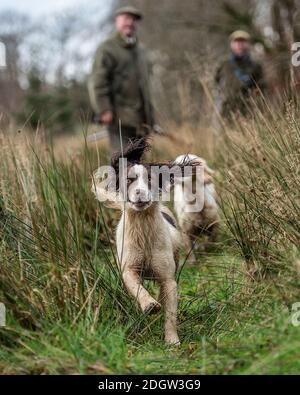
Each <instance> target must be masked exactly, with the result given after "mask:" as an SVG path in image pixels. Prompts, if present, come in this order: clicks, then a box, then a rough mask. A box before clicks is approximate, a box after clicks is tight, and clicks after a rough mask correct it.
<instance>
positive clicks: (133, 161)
mask: <svg viewBox="0 0 300 395" xmlns="http://www.w3.org/2000/svg"><path fill="white" fill-rule="evenodd" d="M149 149H150V145H149V143H148V140H147V139H146V138H139V139H134V140H131V141H129V143H128V145H127V146H126V147H125V149H124V151H123V152H117V153H115V154H114V155H113V157H112V158H111V166H112V167H113V168H114V170H115V174H116V188H117V191H118V192H119V193H120V195H121V197H122V198H123V200H124V201H125V205H126V206H127V207H129V208H131V209H133V210H136V211H142V210H146V209H147V208H149V207H150V206H151V205H152V204H153V202H154V200H155V199H154V198H153V193H152V192H153V183H152V180H151V166H150V164H148V163H142V157H143V155H144V153H145V152H146V151H148V150H149Z"/></svg>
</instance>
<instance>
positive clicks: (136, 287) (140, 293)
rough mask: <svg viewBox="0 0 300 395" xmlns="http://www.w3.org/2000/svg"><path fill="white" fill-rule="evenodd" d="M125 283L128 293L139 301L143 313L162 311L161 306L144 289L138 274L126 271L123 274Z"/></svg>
mask: <svg viewBox="0 0 300 395" xmlns="http://www.w3.org/2000/svg"><path fill="white" fill-rule="evenodd" d="M123 281H124V284H125V287H126V288H127V290H128V292H129V293H130V295H132V296H133V297H134V298H135V299H136V300H137V301H138V303H139V305H140V307H141V309H142V311H143V312H148V311H149V312H150V311H152V312H157V311H159V310H160V308H161V305H160V304H159V303H158V302H157V301H156V300H155V299H154V298H153V297H152V296H151V295H150V294H149V292H148V291H147V290H146V289H145V288H144V287H143V285H142V282H141V279H140V276H139V274H138V273H137V272H135V271H134V270H130V269H125V270H124V272H123Z"/></svg>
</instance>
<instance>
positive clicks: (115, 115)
mask: <svg viewBox="0 0 300 395" xmlns="http://www.w3.org/2000/svg"><path fill="white" fill-rule="evenodd" d="M142 18H143V16H142V14H141V13H140V11H139V10H138V9H136V8H134V7H129V6H128V7H122V8H120V9H118V10H117V11H116V13H115V29H116V32H114V33H113V35H112V36H110V37H109V38H108V39H107V40H106V41H104V42H103V43H102V44H101V45H100V46H99V48H98V50H97V52H96V57H95V60H94V64H93V69H92V74H91V78H90V81H89V92H90V97H91V103H92V106H93V109H94V112H95V114H96V117H97V120H98V122H99V123H100V124H102V125H106V126H107V128H108V131H109V138H110V145H111V149H112V150H113V151H115V150H120V148H121V140H120V132H121V135H122V142H123V146H125V145H126V143H127V142H128V140H129V139H132V138H135V137H137V136H141V135H144V134H147V133H149V130H150V129H151V128H152V127H153V124H154V120H153V110H152V102H151V98H150V86H149V68H148V63H147V59H146V54H145V52H144V49H143V48H142V46H141V45H140V44H139V42H138V38H137V29H138V26H139V23H140V21H141V20H142Z"/></svg>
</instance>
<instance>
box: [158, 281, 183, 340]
mask: <svg viewBox="0 0 300 395" xmlns="http://www.w3.org/2000/svg"><path fill="white" fill-rule="evenodd" d="M160 301H161V302H162V303H163V304H164V308H165V340H166V342H167V343H169V344H176V345H180V341H179V338H178V334H177V283H176V281H175V280H174V279H165V280H163V281H161V288H160Z"/></svg>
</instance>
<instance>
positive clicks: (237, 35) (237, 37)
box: [229, 30, 251, 41]
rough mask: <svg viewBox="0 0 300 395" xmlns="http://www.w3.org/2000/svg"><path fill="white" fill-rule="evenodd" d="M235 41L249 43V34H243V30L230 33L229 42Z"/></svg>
mask: <svg viewBox="0 0 300 395" xmlns="http://www.w3.org/2000/svg"><path fill="white" fill-rule="evenodd" d="M235 40H246V41H250V40H251V36H250V34H249V33H247V32H245V31H244V30H236V31H235V32H233V33H231V34H230V36H229V41H235Z"/></svg>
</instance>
